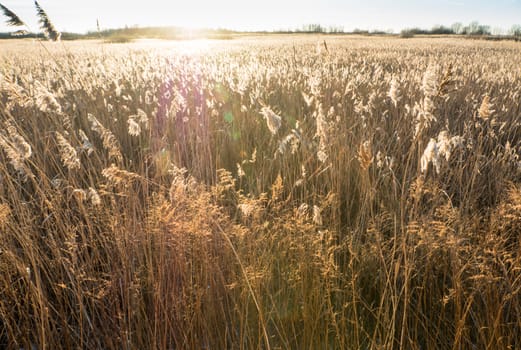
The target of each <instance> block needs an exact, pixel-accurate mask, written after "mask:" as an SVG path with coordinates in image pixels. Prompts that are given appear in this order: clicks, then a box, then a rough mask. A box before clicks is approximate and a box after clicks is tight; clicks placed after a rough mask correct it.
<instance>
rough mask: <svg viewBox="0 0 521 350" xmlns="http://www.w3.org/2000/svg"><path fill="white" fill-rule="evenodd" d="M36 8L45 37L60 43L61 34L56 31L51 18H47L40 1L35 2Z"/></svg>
mask: <svg viewBox="0 0 521 350" xmlns="http://www.w3.org/2000/svg"><path fill="white" fill-rule="evenodd" d="M34 6H35V7H36V13H37V14H38V18H39V19H40V28H41V29H42V31H43V34H44V35H45V37H46V38H47V39H50V40H52V41H60V38H61V33H60V32H59V31H58V30H56V28H55V27H54V24H53V23H52V22H51V20H50V19H49V16H47V13H45V11H44V10H43V8H42V7H41V6H40V4H39V3H38V1H36V0H35V1H34Z"/></svg>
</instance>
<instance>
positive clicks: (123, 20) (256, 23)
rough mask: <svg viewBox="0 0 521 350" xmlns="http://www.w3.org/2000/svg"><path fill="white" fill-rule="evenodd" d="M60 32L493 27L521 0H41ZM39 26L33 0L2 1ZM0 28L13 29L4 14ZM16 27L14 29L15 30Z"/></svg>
mask: <svg viewBox="0 0 521 350" xmlns="http://www.w3.org/2000/svg"><path fill="white" fill-rule="evenodd" d="M39 2H40V5H41V6H42V7H43V8H44V10H45V11H46V12H47V14H48V15H49V17H50V18H51V20H52V21H53V23H54V24H55V26H56V27H57V29H58V30H61V31H75V32H86V31H88V30H95V29H96V19H99V21H100V24H101V27H102V28H115V27H123V26H125V25H129V26H133V25H139V26H170V25H171V26H181V27H190V28H228V29H237V30H276V29H296V28H300V27H302V25H304V24H310V23H319V24H322V25H325V26H329V25H335V26H342V27H344V29H345V30H352V29H354V28H360V29H381V30H387V29H393V30H395V31H399V30H401V29H403V28H410V27H421V28H426V29H429V28H431V27H432V26H433V25H436V24H443V25H451V24H452V23H454V22H463V23H464V24H467V23H469V22H471V21H474V20H476V21H479V22H480V23H481V24H486V25H490V26H491V27H492V28H495V27H501V28H504V29H508V28H510V27H511V26H512V25H513V24H516V23H518V24H521V0H474V1H471V0H438V1H434V0H416V1H413V0H395V1H390V0H365V1H354V0H322V1H319V0H262V1H259V0H250V1H248V0H242V1H241V0H183V1H180V0H171V1H166V0H146V1H133V0H128V1H124V0H89V1H77V0H41V1H39ZM0 3H1V4H2V5H4V6H6V7H8V8H9V9H10V10H11V11H13V12H15V13H16V14H18V16H20V17H21V18H22V20H24V21H25V22H26V23H28V24H29V25H30V26H31V29H32V30H33V31H37V29H38V25H37V20H36V14H35V10H34V5H33V1H31V0H0ZM0 23H1V24H0V31H2V32H3V31H8V30H9V29H10V28H8V27H7V26H6V25H5V17H3V16H2V17H1V18H0ZM11 30H12V29H11Z"/></svg>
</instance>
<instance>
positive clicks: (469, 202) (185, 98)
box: [0, 35, 521, 350]
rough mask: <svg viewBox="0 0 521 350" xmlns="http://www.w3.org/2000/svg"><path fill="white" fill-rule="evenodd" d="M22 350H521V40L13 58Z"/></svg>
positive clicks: (186, 46) (198, 46) (6, 158)
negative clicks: (520, 41)
mask: <svg viewBox="0 0 521 350" xmlns="http://www.w3.org/2000/svg"><path fill="white" fill-rule="evenodd" d="M0 125H1V127H0V348H6V349H17V350H18V349H22V348H23V349H31V348H37V349H375V350H376V349H519V348H521V340H520V339H521V159H520V155H521V44H519V43H515V42H508V41H502V42H486V41H480V40H467V39H458V38H442V37H439V38H435V37H430V38H412V39H400V38H397V37H362V36H331V35H329V36H315V35H300V36H299V35H288V36H284V35H266V36H257V37H256V36H253V35H250V36H246V35H245V36H241V37H236V38H235V39H233V40H220V41H219V40H194V41H179V42H170V41H159V40H157V41H151V40H138V41H135V42H133V43H125V44H118V43H107V42H102V41H78V42H41V41H33V40H9V41H3V42H0Z"/></svg>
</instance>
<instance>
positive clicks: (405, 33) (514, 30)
mask: <svg viewBox="0 0 521 350" xmlns="http://www.w3.org/2000/svg"><path fill="white" fill-rule="evenodd" d="M422 34H423V35H448V34H453V35H470V36H473V35H475V36H483V35H500V34H501V31H500V30H495V31H494V32H493V31H492V30H491V28H490V26H488V25H483V24H480V23H479V22H477V21H474V22H471V23H470V24H468V25H464V24H463V23H460V22H457V23H454V24H453V25H452V26H450V27H446V26H442V25H439V26H434V27H433V28H432V29H430V30H428V29H421V28H407V29H404V30H402V31H401V33H400V35H401V36H402V37H404V38H408V37H413V36H414V35H422ZM507 35H509V36H512V37H517V38H520V37H521V25H517V24H516V25H513V26H512V27H511V28H510V29H509V30H508V32H507Z"/></svg>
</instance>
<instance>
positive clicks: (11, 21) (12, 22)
mask: <svg viewBox="0 0 521 350" xmlns="http://www.w3.org/2000/svg"><path fill="white" fill-rule="evenodd" d="M0 9H2V12H3V13H4V16H6V17H7V21H6V23H7V25H8V26H12V27H21V26H24V25H25V23H24V21H22V20H21V19H20V17H18V16H17V15H16V13H14V12H13V11H11V10H9V9H8V8H7V7H5V6H4V5H2V4H0Z"/></svg>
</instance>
